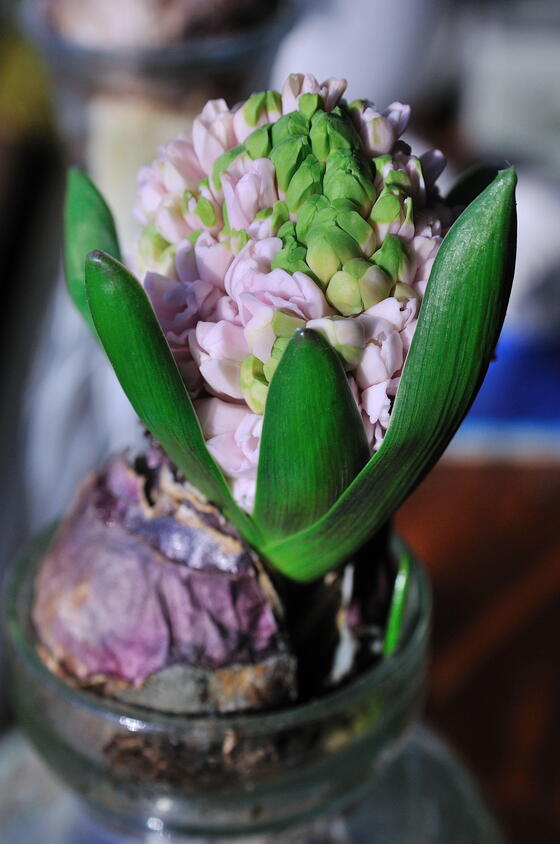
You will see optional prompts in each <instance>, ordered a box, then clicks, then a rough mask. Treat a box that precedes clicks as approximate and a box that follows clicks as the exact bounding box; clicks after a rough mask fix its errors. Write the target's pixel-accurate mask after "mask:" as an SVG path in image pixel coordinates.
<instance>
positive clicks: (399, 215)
mask: <svg viewBox="0 0 560 844" xmlns="http://www.w3.org/2000/svg"><path fill="white" fill-rule="evenodd" d="M393 172H394V171H393ZM369 218H370V220H371V221H372V222H373V223H380V224H382V225H383V224H390V223H404V222H405V221H406V222H408V221H410V222H411V221H412V199H411V198H410V197H409V196H407V195H406V194H405V192H404V191H403V190H402V189H401V188H398V187H396V186H391V185H386V186H385V187H384V188H383V190H382V191H381V193H380V194H379V196H378V197H377V199H376V201H375V203H374V206H373V208H372V209H371V214H370V215H369Z"/></svg>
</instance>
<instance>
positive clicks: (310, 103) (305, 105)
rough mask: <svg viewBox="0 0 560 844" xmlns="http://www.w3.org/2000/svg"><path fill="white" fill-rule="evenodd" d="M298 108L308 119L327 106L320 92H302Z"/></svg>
mask: <svg viewBox="0 0 560 844" xmlns="http://www.w3.org/2000/svg"><path fill="white" fill-rule="evenodd" d="M298 108H299V110H300V111H301V112H302V113H303V114H304V115H305V116H306V117H307V119H308V120H311V118H312V117H313V115H314V114H315V112H316V111H319V109H324V108H325V104H324V102H323V98H322V97H321V96H320V94H301V95H300V98H299V100H298Z"/></svg>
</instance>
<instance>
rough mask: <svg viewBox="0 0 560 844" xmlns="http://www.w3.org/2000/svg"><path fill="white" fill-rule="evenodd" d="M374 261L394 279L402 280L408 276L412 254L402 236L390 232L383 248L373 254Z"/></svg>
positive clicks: (382, 245)
mask: <svg viewBox="0 0 560 844" xmlns="http://www.w3.org/2000/svg"><path fill="white" fill-rule="evenodd" d="M372 261H374V262H375V263H376V264H377V266H378V267H381V268H382V269H383V270H385V272H386V273H387V274H388V275H389V276H390V277H391V278H392V279H393V281H401V280H403V279H404V278H406V277H407V276H408V273H409V270H410V265H411V256H410V252H409V250H408V248H407V246H406V244H405V243H404V242H403V241H402V240H401V238H400V237H397V235H394V234H388V235H387V236H386V238H385V240H384V241H383V243H382V244H381V248H380V249H378V250H377V252H375V254H374V255H373V256H372Z"/></svg>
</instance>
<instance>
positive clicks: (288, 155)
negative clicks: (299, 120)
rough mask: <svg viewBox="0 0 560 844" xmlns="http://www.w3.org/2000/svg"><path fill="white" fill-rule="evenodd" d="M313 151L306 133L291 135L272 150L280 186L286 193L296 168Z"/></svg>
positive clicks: (271, 156)
mask: <svg viewBox="0 0 560 844" xmlns="http://www.w3.org/2000/svg"><path fill="white" fill-rule="evenodd" d="M310 152H311V147H310V145H309V140H308V138H307V137H306V136H305V135H290V136H289V137H288V138H285V139H284V140H283V141H282V142H281V143H279V144H278V145H277V146H275V147H273V148H272V150H271V152H270V156H269V158H270V160H271V161H272V163H273V164H274V168H275V170H276V180H277V182H278V187H279V188H280V190H281V191H282V192H283V193H286V191H287V190H288V186H289V184H290V182H291V180H292V178H293V176H294V173H295V172H296V170H297V169H298V168H299V167H300V166H301V164H302V162H303V161H304V159H305V158H307V156H308V155H309V153H310Z"/></svg>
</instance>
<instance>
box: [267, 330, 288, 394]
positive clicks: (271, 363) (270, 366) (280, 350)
mask: <svg viewBox="0 0 560 844" xmlns="http://www.w3.org/2000/svg"><path fill="white" fill-rule="evenodd" d="M289 342H290V338H289V337H278V339H277V340H275V341H274V345H273V347H272V351H271V353H270V357H269V359H268V360H267V362H266V363H265V364H264V366H263V373H264V377H265V378H266V380H267V381H268V383H269V384H270V382H271V381H272V376H273V375H274V373H275V371H276V367H277V366H278V364H279V363H280V360H281V358H282V355H283V354H284V352H285V351H286V347H287V345H288V343H289Z"/></svg>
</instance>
